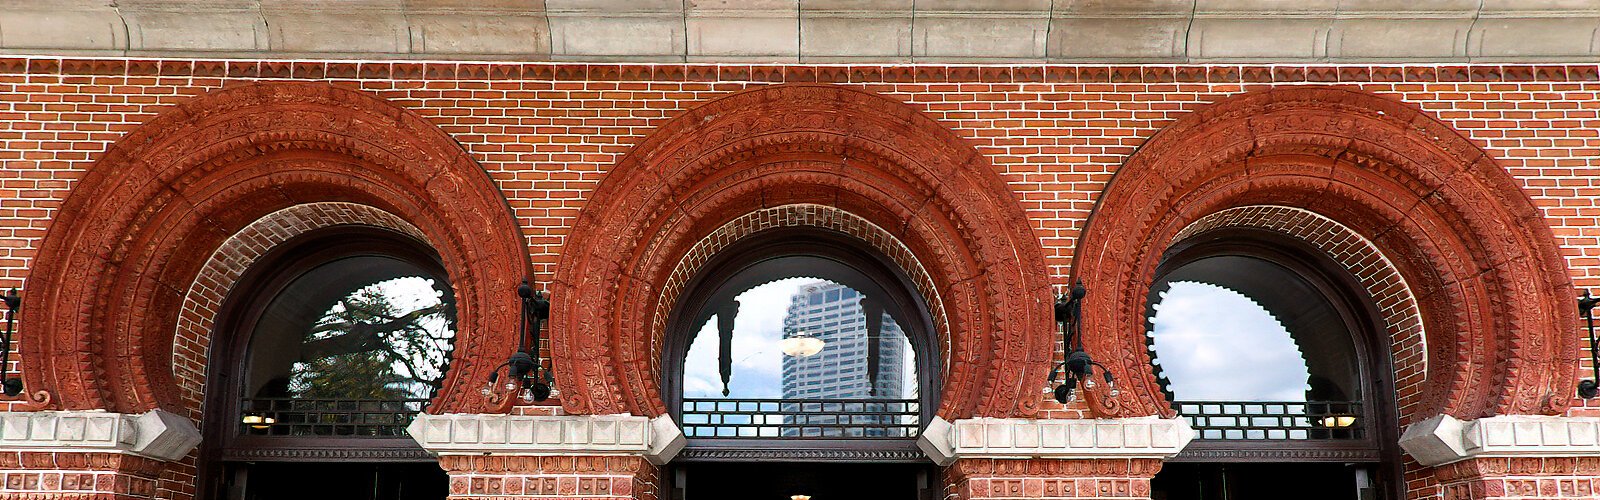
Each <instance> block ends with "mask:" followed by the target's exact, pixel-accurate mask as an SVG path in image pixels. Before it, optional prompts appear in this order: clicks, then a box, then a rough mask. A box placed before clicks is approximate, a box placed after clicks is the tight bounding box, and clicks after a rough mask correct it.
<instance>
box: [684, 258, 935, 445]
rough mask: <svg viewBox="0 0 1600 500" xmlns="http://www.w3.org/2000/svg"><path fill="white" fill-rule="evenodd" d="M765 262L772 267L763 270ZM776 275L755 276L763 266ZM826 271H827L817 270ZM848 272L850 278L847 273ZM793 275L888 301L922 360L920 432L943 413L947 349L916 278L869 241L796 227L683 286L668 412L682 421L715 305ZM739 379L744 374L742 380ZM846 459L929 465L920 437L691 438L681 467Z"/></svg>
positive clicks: (716, 262)
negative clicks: (703, 331)
mask: <svg viewBox="0 0 1600 500" xmlns="http://www.w3.org/2000/svg"><path fill="white" fill-rule="evenodd" d="M764 263H765V264H764ZM763 265H765V266H767V267H773V268H776V274H773V273H771V272H766V273H763V274H760V275H753V274H751V273H749V272H746V271H747V270H750V269H752V268H755V267H757V266H763ZM819 269H821V270H822V272H817V271H818V270H819ZM842 274H844V275H842ZM790 277H814V278H820V279H826V280H829V281H833V282H835V283H839V284H842V285H845V286H847V287H850V288H852V289H854V290H856V291H857V292H858V293H859V294H863V295H866V296H869V297H871V296H877V297H884V298H886V299H887V300H886V301H885V303H884V311H885V312H886V313H888V314H889V315H890V316H891V317H893V318H894V319H895V322H896V324H898V325H899V326H900V329H901V330H902V331H904V332H905V335H906V339H907V340H908V341H909V342H910V343H911V349H912V351H913V352H914V353H915V355H916V363H917V384H918V391H917V394H918V396H917V400H918V404H919V410H920V415H919V418H918V425H919V427H923V428H925V427H926V426H927V424H928V422H929V421H931V420H932V418H933V415H934V414H935V413H937V410H938V404H939V397H940V394H939V393H940V392H941V389H942V387H943V386H942V385H941V382H942V379H943V366H942V365H943V359H942V355H941V353H942V351H941V347H940V346H941V344H940V341H939V339H938V338H937V337H938V336H937V333H936V332H937V330H935V328H934V326H933V321H932V317H933V316H932V314H931V313H930V312H929V310H930V309H929V308H928V306H927V304H926V303H925V302H924V300H923V298H922V296H921V294H920V293H918V292H917V291H916V290H917V289H916V286H915V285H914V283H913V282H912V281H911V279H910V278H909V277H908V276H907V275H906V274H905V272H904V271H902V270H901V269H900V268H899V266H898V265H896V264H895V263H894V262H893V261H891V260H890V259H889V258H888V257H886V256H884V255H883V254H882V253H880V252H878V251H877V250H875V249H873V248H871V247H870V246H869V245H868V244H867V243H866V242H863V241H861V240H859V239H857V238H854V237H852V236H849V235H847V234H844V233H840V232H837V231H832V230H827V229H821V228H810V227H792V228H780V229H772V230H767V231H763V232H760V233H757V234H756V235H753V236H751V237H748V238H745V239H743V240H740V241H738V242H736V243H734V244H733V245H731V246H729V247H728V248H726V249H724V250H722V251H719V252H717V254H716V255H714V256H713V257H712V258H711V259H710V260H709V261H708V262H707V263H706V264H705V265H704V266H702V267H701V269H700V270H699V271H698V272H697V273H696V274H695V275H694V276H693V277H691V278H690V279H689V280H688V281H687V282H686V283H685V285H684V288H683V289H684V290H685V293H683V294H682V295H680V296H679V298H678V300H677V303H675V304H673V305H672V313H671V314H670V315H669V316H668V320H667V322H666V325H667V330H666V338H665V340H664V342H663V345H662V350H661V356H662V360H661V367H662V376H661V378H662V380H661V398H662V401H663V402H665V403H666V404H667V407H668V414H669V415H672V417H673V418H674V419H675V420H677V421H680V422H681V421H682V406H683V405H682V402H683V390H682V387H683V364H684V358H685V356H686V355H687V353H688V350H689V344H690V343H692V342H693V340H694V336H695V334H696V333H698V331H699V328H700V327H701V325H702V324H704V323H705V321H706V320H707V319H708V318H710V317H711V315H712V314H711V313H712V311H711V310H712V308H713V307H712V304H717V303H721V301H723V300H731V299H733V298H734V297H735V296H737V295H738V294H739V293H742V292H744V291H745V290H748V289H750V288H752V287H754V286H757V285H760V284H763V283H769V282H772V281H776V280H779V279H784V278H790ZM735 376H737V375H735ZM797 457H798V458H801V459H803V460H839V461H852V460H853V461H871V462H878V461H899V462H918V463H921V462H925V461H926V458H925V457H924V456H923V454H922V453H921V452H920V451H918V450H917V447H916V440H915V439H903V440H857V439H849V438H844V439H789V440H785V439H783V438H772V439H752V438H690V439H689V441H688V446H687V447H686V449H685V452H684V453H683V454H680V455H679V457H678V458H677V459H676V460H675V462H678V461H682V462H695V461H730V460H733V461H737V460H752V459H753V460H767V461H781V460H793V459H796V458H797Z"/></svg>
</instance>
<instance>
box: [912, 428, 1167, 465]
mask: <svg viewBox="0 0 1600 500" xmlns="http://www.w3.org/2000/svg"><path fill="white" fill-rule="evenodd" d="M1193 439H1194V429H1192V428H1190V427H1189V423H1188V422H1187V421H1185V420H1184V419H1181V418H1159V417H1153V416H1152V417H1136V418H1118V419H1081V420H1032V419H1019V418H972V419H961V420H956V421H955V422H954V423H951V422H946V421H945V420H944V419H942V418H938V417H935V418H934V420H933V422H931V423H929V424H928V427H927V429H925V430H924V431H923V432H922V436H921V437H919V438H917V445H918V447H920V448H922V451H923V452H924V453H927V454H928V458H929V459H932V460H933V461H934V463H937V464H939V465H949V464H951V463H954V462H955V461H956V460H958V459H962V458H1051V459H1067V460H1070V459H1098V458H1156V459H1166V458H1170V457H1172V456H1173V455H1177V454H1178V452H1181V451H1183V448H1184V447H1185V446H1188V444H1189V441H1191V440H1193Z"/></svg>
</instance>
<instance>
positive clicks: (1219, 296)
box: [1152, 282, 1310, 401]
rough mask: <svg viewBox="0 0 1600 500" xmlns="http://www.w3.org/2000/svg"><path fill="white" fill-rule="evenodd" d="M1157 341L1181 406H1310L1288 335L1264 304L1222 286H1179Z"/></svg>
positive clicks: (1164, 304) (1159, 321) (1168, 299)
mask: <svg viewBox="0 0 1600 500" xmlns="http://www.w3.org/2000/svg"><path fill="white" fill-rule="evenodd" d="M1155 309H1156V315H1155V319H1154V327H1153V333H1152V336H1153V338H1154V344H1155V349H1156V354H1157V361H1158V363H1159V364H1160V365H1161V370H1162V373H1163V374H1164V375H1166V377H1167V379H1168V380H1169V381H1170V382H1171V386H1170V387H1171V389H1172V392H1173V395H1174V397H1175V398H1176V399H1178V400H1180V401H1201V400H1223V401H1305V397H1306V395H1305V391H1306V389H1307V388H1308V385H1307V380H1308V379H1309V378H1310V375H1309V373H1308V370H1307V369H1306V364H1305V360H1304V359H1303V357H1302V356H1301V353H1300V349H1299V347H1297V346H1296V345H1295V344H1294V340H1293V339H1292V338H1290V336H1289V332H1288V331H1287V330H1285V329H1284V327H1283V325H1281V324H1279V323H1278V320H1277V319H1276V318H1274V317H1273V316H1272V315H1271V314H1270V313H1269V312H1267V311H1266V310H1265V309H1263V308H1262V307H1261V306H1260V305H1258V304H1256V303H1255V302H1254V301H1252V300H1250V299H1249V298H1248V297H1245V296H1244V295H1240V294H1239V293H1237V292H1234V291H1232V290H1228V289H1226V288H1222V287H1219V286H1216V285H1210V284H1205V283H1195V282H1175V283H1172V287H1171V289H1169V290H1168V291H1167V292H1166V294H1165V295H1164V296H1163V297H1162V299H1161V300H1160V302H1159V303H1157V304H1156V306H1155Z"/></svg>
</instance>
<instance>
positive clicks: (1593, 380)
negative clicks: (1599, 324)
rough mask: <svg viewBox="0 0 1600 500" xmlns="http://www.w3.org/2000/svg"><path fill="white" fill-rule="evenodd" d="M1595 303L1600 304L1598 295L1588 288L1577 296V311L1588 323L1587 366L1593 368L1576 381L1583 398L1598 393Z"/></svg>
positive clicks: (1599, 373) (1599, 358) (1599, 347)
mask: <svg viewBox="0 0 1600 500" xmlns="http://www.w3.org/2000/svg"><path fill="white" fill-rule="evenodd" d="M1595 305H1600V297H1595V296H1592V295H1589V291H1588V290H1584V292H1583V296H1582V297H1578V311H1579V312H1581V313H1582V314H1583V319H1584V322H1586V323H1588V324H1589V368H1590V369H1591V370H1593V371H1592V372H1591V373H1590V378H1589V380H1584V381H1580V382H1578V396H1579V397H1582V398H1583V399H1594V397H1595V396H1596V395H1600V385H1597V384H1600V340H1596V339H1595V336H1594V335H1595V334H1594V307H1595Z"/></svg>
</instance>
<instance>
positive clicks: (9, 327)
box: [0, 288, 22, 396]
mask: <svg viewBox="0 0 1600 500" xmlns="http://www.w3.org/2000/svg"><path fill="white" fill-rule="evenodd" d="M0 300H4V301H5V303H6V331H5V337H4V338H0V388H3V389H4V391H5V393H6V395H7V396H15V395H18V394H22V379H20V378H11V369H10V368H11V340H12V339H11V335H12V334H13V333H15V332H16V324H17V317H16V316H17V308H18V307H21V306H22V296H21V295H18V294H17V289H15V288H12V289H11V291H9V292H6V294H5V295H0Z"/></svg>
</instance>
